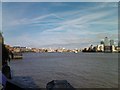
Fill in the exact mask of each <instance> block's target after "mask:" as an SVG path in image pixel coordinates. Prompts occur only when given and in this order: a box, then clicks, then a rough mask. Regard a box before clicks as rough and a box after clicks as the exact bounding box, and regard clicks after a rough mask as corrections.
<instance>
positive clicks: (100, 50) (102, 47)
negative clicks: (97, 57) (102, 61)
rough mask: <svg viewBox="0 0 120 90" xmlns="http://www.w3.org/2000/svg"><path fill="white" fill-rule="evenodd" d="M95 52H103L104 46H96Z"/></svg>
mask: <svg viewBox="0 0 120 90" xmlns="http://www.w3.org/2000/svg"><path fill="white" fill-rule="evenodd" d="M97 51H98V52H103V51H104V45H103V44H101V45H97Z"/></svg>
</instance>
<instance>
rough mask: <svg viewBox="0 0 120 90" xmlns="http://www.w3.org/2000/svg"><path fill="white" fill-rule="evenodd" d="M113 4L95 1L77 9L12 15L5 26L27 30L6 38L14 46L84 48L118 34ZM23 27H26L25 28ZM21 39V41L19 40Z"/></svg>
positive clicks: (115, 11) (115, 8) (115, 10)
mask: <svg viewBox="0 0 120 90" xmlns="http://www.w3.org/2000/svg"><path fill="white" fill-rule="evenodd" d="M66 4H67V3H65V5H66ZM114 4H116V3H100V4H99V3H95V4H94V6H93V7H92V6H90V7H89V8H88V7H87V8H86V7H85V6H82V9H80V8H81V7H80V6H76V8H75V9H73V10H70V9H68V10H60V11H54V10H53V9H52V10H53V11H54V12H53V11H51V12H49V13H46V14H43V15H41V14H40V13H39V14H40V15H39V14H38V15H36V16H34V17H32V18H28V17H22V18H17V19H16V18H15V19H13V20H12V21H10V23H7V24H6V25H5V26H6V27H10V28H11V29H10V30H12V28H14V27H16V28H18V29H19V28H21V27H22V28H24V29H26V31H25V30H24V32H23V34H22V35H20V36H17V38H14V37H11V38H9V39H8V40H12V39H13V38H14V41H13V42H12V43H14V45H15V43H16V44H20V45H26V46H36V47H44V46H46V47H57V46H58V47H59V46H64V47H83V46H85V45H89V44H92V43H93V44H96V43H98V42H99V41H100V40H101V38H104V37H105V36H107V35H109V36H110V38H113V39H114V38H117V37H115V35H116V34H117V24H118V23H117V22H118V21H117V20H118V18H117V15H118V14H117V7H116V6H114ZM68 5H69V4H68ZM60 6H62V3H60ZM49 8H52V7H49ZM109 8H110V9H109ZM46 10H47V9H46ZM115 13H116V14H115ZM114 14H115V15H114ZM113 15H114V16H113ZM26 26H28V27H27V28H25V27H26ZM31 28H34V29H31ZM27 29H28V30H27ZM29 29H30V30H32V31H29ZM6 30H7V31H10V30H9V29H6ZM35 30H37V33H36V32H35ZM16 32H17V31H16ZM19 32H20V31H19ZM31 35H32V36H31ZM6 38H7V37H6ZM8 40H7V42H9V43H10V42H11V41H8ZM20 41H23V42H21V43H20ZM12 43H11V44H12Z"/></svg>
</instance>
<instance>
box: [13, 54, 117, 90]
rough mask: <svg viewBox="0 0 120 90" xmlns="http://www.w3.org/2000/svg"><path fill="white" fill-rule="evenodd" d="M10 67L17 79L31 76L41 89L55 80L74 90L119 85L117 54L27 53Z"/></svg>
mask: <svg viewBox="0 0 120 90" xmlns="http://www.w3.org/2000/svg"><path fill="white" fill-rule="evenodd" d="M11 68H12V71H13V75H14V77H19V76H22V77H24V76H28V77H31V78H32V79H33V81H34V83H35V84H37V86H39V87H40V88H45V87H46V84H47V83H48V82H50V81H52V80H67V81H68V82H69V83H70V84H71V85H72V86H73V87H75V88H116V87H117V86H118V54H117V53H78V54H75V53H25V54H24V55H23V60H16V61H12V62H11ZM16 79H17V78H16ZM17 81H18V82H19V81H20V79H17ZM20 82H21V81H20ZM23 84H26V83H24V82H23Z"/></svg>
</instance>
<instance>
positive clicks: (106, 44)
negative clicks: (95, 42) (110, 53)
mask: <svg viewBox="0 0 120 90" xmlns="http://www.w3.org/2000/svg"><path fill="white" fill-rule="evenodd" d="M104 45H105V46H110V43H109V40H108V37H105V39H104Z"/></svg>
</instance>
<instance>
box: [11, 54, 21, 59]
mask: <svg viewBox="0 0 120 90" xmlns="http://www.w3.org/2000/svg"><path fill="white" fill-rule="evenodd" d="M22 58H23V55H22V53H20V52H15V53H13V59H22Z"/></svg>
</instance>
